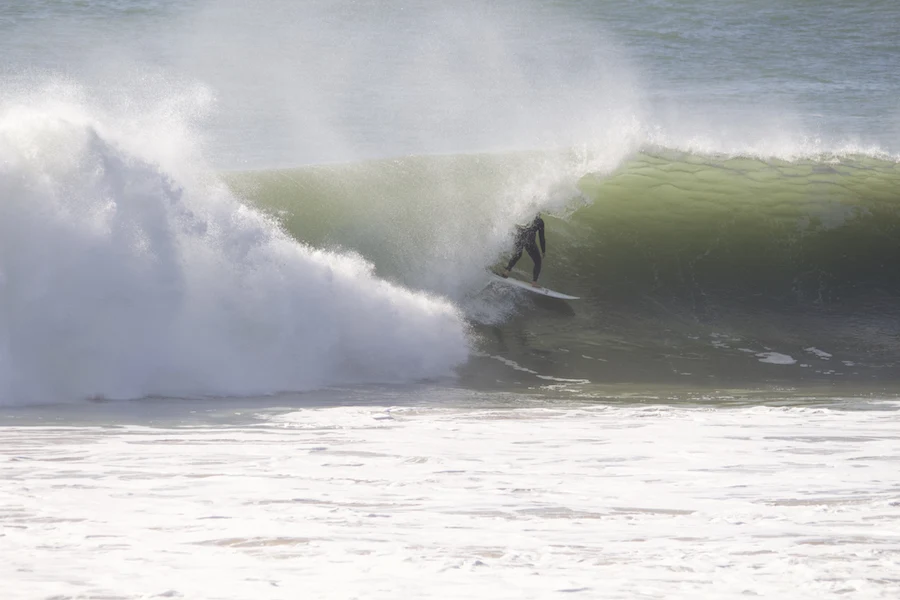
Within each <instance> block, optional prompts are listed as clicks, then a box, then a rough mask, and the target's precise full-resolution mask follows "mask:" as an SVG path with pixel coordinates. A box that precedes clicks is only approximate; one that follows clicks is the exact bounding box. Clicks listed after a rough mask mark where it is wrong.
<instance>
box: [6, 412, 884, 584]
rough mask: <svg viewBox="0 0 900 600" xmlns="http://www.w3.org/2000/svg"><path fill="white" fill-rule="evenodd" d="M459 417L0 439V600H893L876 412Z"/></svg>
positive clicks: (221, 423) (363, 415)
mask: <svg viewBox="0 0 900 600" xmlns="http://www.w3.org/2000/svg"><path fill="white" fill-rule="evenodd" d="M495 400H496V398H495ZM511 400H513V399H511ZM477 404H478V402H475V403H473V404H472V405H469V406H466V407H461V406H455V407H447V406H444V407H438V406H436V405H433V404H431V405H427V406H426V405H421V406H416V405H412V406H409V405H400V406H398V405H395V404H391V403H390V402H389V401H388V402H387V403H386V404H385V405H383V406H372V405H358V406H324V407H312V408H298V407H296V406H294V407H286V408H282V409H277V408H276V409H270V408H266V409H260V408H258V407H257V408H255V409H254V408H252V407H251V408H249V409H248V408H246V407H245V408H239V409H235V408H233V407H232V408H229V409H224V408H221V409H217V410H218V413H217V414H218V415H219V416H218V417H216V418H212V417H211V416H210V415H204V414H200V413H203V408H202V406H199V405H194V406H193V407H192V405H191V404H190V403H189V404H187V405H186V406H187V408H184V407H182V408H179V409H176V410H175V411H174V416H173V414H169V415H168V416H165V415H164V416H163V417H162V418H161V417H160V415H159V414H157V411H156V409H155V408H152V406H148V404H147V403H136V404H135V405H134V406H136V407H137V408H134V414H135V415H138V414H139V413H141V416H134V417H132V418H124V419H123V418H122V417H121V415H119V416H115V417H114V418H112V417H108V420H110V419H111V420H115V421H117V422H120V423H119V424H117V425H108V424H107V425H64V424H59V425H56V424H51V422H52V421H53V419H52V418H51V419H49V420H45V424H43V425H34V424H30V425H21V424H18V425H17V424H11V425H9V426H6V427H3V428H2V429H0V448H2V453H0V478H2V480H3V481H4V482H5V484H4V486H3V489H2V491H0V498H2V502H0V507H2V508H0V553H2V555H3V556H4V557H5V560H4V561H2V563H0V580H3V581H5V582H14V585H13V586H11V587H6V589H5V592H4V597H5V598H8V599H10V600H12V599H19V598H22V599H24V598H49V597H54V598H74V597H78V598H100V597H104V598H109V597H114V598H152V597H174V598H179V597H184V598H247V597H265V598H296V597H298V595H302V596H303V597H317V598H324V597H328V598H397V597H401V596H403V597H416V598H451V597H456V598H458V597H464V596H471V597H483V598H551V597H561V596H569V595H572V596H577V597H584V598H600V597H602V598H696V597H707V598H738V597H741V598H743V597H747V596H762V597H768V598H823V597H854V598H896V597H897V595H898V593H900V578H898V575H897V574H898V573H900V533H898V531H900V527H898V521H900V486H898V483H897V478H896V472H897V461H898V459H900V444H898V437H900V436H898V429H897V426H896V414H897V413H896V408H897V407H898V405H897V404H896V403H890V402H871V403H862V402H856V403H855V404H852V406H854V407H855V408H854V409H853V410H845V408H846V406H845V405H828V404H826V405H823V406H818V407H816V406H812V407H810V406H807V407H796V406H795V407H773V406H750V407H746V406H745V407H733V408H723V407H721V406H720V407H717V408H709V407H703V406H683V405H681V406H679V405H634V404H625V405H622V404H613V405H565V406H549V405H540V404H529V403H525V402H523V401H521V399H520V400H519V401H518V406H516V404H514V403H511V404H510V405H509V406H508V407H504V406H500V405H499V404H498V403H497V402H496V401H495V402H492V403H491V405H492V407H491V408H486V407H483V408H479V407H478V406H477ZM126 406H127V405H126ZM859 409H863V410H859ZM117 410H122V409H121V406H120V408H119V409H117ZM166 410H167V411H170V409H166ZM101 412H102V411H101ZM126 412H127V410H126ZM170 412H171V411H170ZM148 413H149V414H155V415H156V416H150V417H148V416H147V414H148ZM17 414H18V413H15V412H11V413H9V414H7V415H5V419H6V422H7V423H15V422H16V421H20V420H21V419H20V418H19V417H21V415H20V414H19V416H16V415H17ZM11 417H12V418H11ZM10 418H11V420H10ZM63 421H65V419H63ZM129 421H130V422H131V423H132V424H127V423H128V422H129ZM135 422H139V423H141V424H139V425H135V424H134V423H135ZM178 422H180V423H181V424H180V425H178V424H175V423H178ZM148 423H149V425H148Z"/></svg>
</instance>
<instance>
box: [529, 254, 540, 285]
mask: <svg viewBox="0 0 900 600" xmlns="http://www.w3.org/2000/svg"><path fill="white" fill-rule="evenodd" d="M525 249H526V250H528V256H530V257H531V260H533V261H534V271H532V276H531V283H532V285H537V280H538V277H540V275H541V251H540V250H538V247H537V244H528V245H527V246H525Z"/></svg>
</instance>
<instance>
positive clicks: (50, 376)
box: [0, 90, 468, 405]
mask: <svg viewBox="0 0 900 600" xmlns="http://www.w3.org/2000/svg"><path fill="white" fill-rule="evenodd" d="M57 91H58V90H57ZM74 96H77V94H75V95H67V94H54V92H53V91H52V90H50V91H48V92H47V93H46V94H37V95H35V96H34V97H31V98H24V99H23V98H18V99H15V98H6V99H5V100H3V102H2V103H0V405H7V404H21V403H36V402H59V401H68V400H77V399H82V398H91V397H94V398H96V397H107V398H134V397H142V396H148V395H169V396H174V395H177V396H184V395H246V394H265V393H270V392H276V391H281V390H305V389H310V388H313V387H321V386H326V385H334V384H344V383H360V382H397V381H400V382H403V381H410V380H415V379H420V378H426V377H439V376H444V375H449V374H451V373H452V369H453V367H454V366H455V365H457V364H458V363H460V362H462V361H464V360H465V358H466V356H467V353H468V340H467V337H466V336H467V332H466V325H465V324H464V322H463V321H462V319H461V317H460V315H459V314H458V312H457V310H456V309H455V308H454V307H453V306H452V305H451V304H450V303H448V302H446V301H444V300H440V299H437V298H433V297H431V296H428V295H425V294H423V293H420V292H412V291H409V290H407V289H404V288H402V287H398V286H395V285H391V284H389V283H387V282H385V281H383V280H381V279H379V278H377V277H375V276H374V274H373V271H372V266H371V264H370V263H369V262H367V261H366V260H365V259H363V258H362V257H360V256H359V255H356V254H352V253H336V252H326V251H322V250H317V249H314V248H312V247H309V246H307V245H304V244H301V243H298V242H297V241H295V240H294V239H292V238H291V237H289V236H287V235H285V234H284V233H283V232H282V231H281V230H280V229H279V228H278V226H277V224H275V223H273V222H272V220H271V219H269V218H267V217H265V216H264V215H262V214H261V213H260V212H258V211H255V210H252V209H250V208H247V207H246V206H245V205H243V204H241V203H240V202H239V201H238V200H237V199H236V198H235V197H234V195H233V194H232V193H231V192H230V191H229V190H228V189H227V188H226V187H225V186H224V185H223V184H222V183H221V182H220V181H219V180H218V178H217V177H216V176H215V175H214V174H213V173H212V172H211V171H210V170H209V169H207V168H205V167H204V165H203V161H202V159H201V157H200V156H199V154H198V152H197V146H196V144H194V143H192V137H191V132H190V129H189V128H187V127H186V126H185V125H184V123H183V122H181V120H180V119H179V117H178V116H177V113H178V111H177V110H176V108H177V106H176V105H177V103H172V102H169V103H166V104H165V105H163V106H161V107H158V110H151V109H148V108H147V107H141V108H142V110H141V111H140V112H139V114H138V115H137V116H136V115H135V114H134V110H133V108H132V113H131V114H130V115H128V116H127V118H126V117H123V116H121V115H119V116H115V115H109V114H102V113H100V112H99V111H96V110H92V109H91V108H90V106H89V105H88V104H87V103H83V102H80V101H77V100H75V99H73V98H74ZM50 98H55V99H54V100H51V99H50Z"/></svg>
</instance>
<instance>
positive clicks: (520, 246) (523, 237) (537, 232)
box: [500, 213, 547, 287]
mask: <svg viewBox="0 0 900 600" xmlns="http://www.w3.org/2000/svg"><path fill="white" fill-rule="evenodd" d="M516 229H517V231H516V246H515V248H514V250H513V255H512V258H511V259H509V264H508V265H506V269H504V271H503V273H501V274H500V275H501V276H502V277H504V278H506V277H509V272H510V271H511V270H512V268H513V267H514V266H515V264H516V263H517V262H519V259H520V258H522V250H525V251H527V252H528V256H530V257H531V260H533V261H534V271H533V272H532V277H531V279H532V281H531V285H533V286H534V287H541V286H539V285H538V282H537V280H538V276H540V274H541V254H546V253H547V241H546V240H545V239H544V220H543V219H542V218H541V214H540V213H538V214H537V216H536V217H535V218H534V221H532V222H531V223H530V224H528V225H516ZM536 237H540V238H541V250H540V252H538V247H537V243H536V239H535V238H536Z"/></svg>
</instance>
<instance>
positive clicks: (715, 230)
mask: <svg viewBox="0 0 900 600" xmlns="http://www.w3.org/2000/svg"><path fill="white" fill-rule="evenodd" d="M227 177H228V181H229V182H230V184H231V186H232V187H233V188H234V189H236V190H237V191H238V192H239V193H240V194H242V195H243V196H244V197H245V198H246V199H247V200H248V201H250V202H251V203H253V204H256V205H258V206H260V207H262V208H263V209H265V210H267V211H269V212H270V213H271V214H273V215H275V216H276V218H278V219H280V220H281V221H282V223H283V225H284V227H285V228H286V229H288V230H289V231H290V232H291V233H292V234H293V235H294V236H295V237H296V238H298V239H300V240H302V241H305V242H306V243H309V244H312V245H314V246H341V247H343V248H345V249H353V250H356V251H357V252H359V253H360V254H362V255H363V256H365V257H366V258H368V259H369V260H370V261H372V263H373V264H374V266H375V268H376V270H377V272H378V273H379V274H380V275H382V276H385V277H387V278H389V279H393V280H397V281H400V282H402V283H404V284H405V285H408V286H410V287H414V288H421V289H428V290H431V291H433V292H435V293H439V294H443V295H447V296H449V297H451V298H452V299H453V300H455V301H456V302H457V303H459V304H460V305H461V306H462V307H463V309H464V310H467V311H468V312H469V313H470V314H471V315H472V319H473V321H476V322H481V323H490V324H484V325H480V326H479V328H480V331H482V333H484V335H483V336H482V343H483V344H484V347H483V348H482V349H483V350H484V351H485V353H486V354H487V355H491V352H494V351H496V352H501V353H502V354H503V356H505V357H507V358H510V359H511V360H514V361H516V362H517V364H522V365H525V366H526V367H527V369H529V370H533V371H536V372H550V373H552V374H553V376H559V377H562V378H564V379H569V378H573V379H586V380H589V381H592V382H596V381H605V382H609V381H620V380H621V381H634V380H642V381H646V380H654V381H655V380H663V381H669V380H677V381H685V380H688V381H694V382H698V383H699V382H703V383H704V384H708V383H711V382H712V383H716V382H723V383H724V382H728V381H754V380H759V378H763V379H765V380H767V381H771V380H773V378H774V379H775V380H777V379H778V378H779V377H784V378H785V379H786V380H788V381H793V380H797V379H803V380H807V379H812V380H818V379H822V378H825V379H829V378H834V377H836V376H841V377H847V378H854V377H856V378H863V379H866V380H872V379H877V380H881V379H884V378H886V377H889V378H893V377H894V376H895V372H896V369H895V367H894V356H896V355H897V354H896V353H897V350H900V344H898V343H897V341H896V340H898V339H900V327H898V325H897V323H898V317H900V310H898V308H897V307H898V305H900V302H898V300H900V268H898V267H900V165H898V164H897V162H896V161H895V160H893V159H891V158H889V157H888V158H878V157H871V156H862V155H855V156H845V157H815V158H806V159H798V160H794V161H783V160H773V159H769V160H762V159H756V158H746V157H738V158H728V157H713V156H704V155H696V154H690V153H682V152H674V151H669V150H665V149H661V150H654V151H650V150H645V151H643V152H640V153H636V154H635V155H633V156H631V157H630V158H628V159H626V160H624V161H622V163H621V164H620V165H618V166H617V168H615V169H610V170H608V171H607V172H602V173H601V172H598V170H597V169H594V168H592V164H591V162H590V161H586V160H585V159H584V157H581V156H576V155H575V154H574V153H559V154H553V155H548V154H509V155H488V156H457V157H436V158H421V157H420V158H407V159H398V160H395V161H383V162H373V163H364V164H357V165H347V166H329V167H313V168H307V169H294V170H289V171H266V172H257V173H237V174H230V175H228V176H227ZM536 199H537V200H536ZM535 201H537V202H538V204H539V205H540V207H541V208H543V210H544V215H545V220H546V222H547V238H548V253H547V256H546V259H545V266H544V274H543V275H542V277H541V281H542V283H544V284H545V285H547V286H548V287H551V288H553V289H557V290H559V291H563V292H566V293H569V294H573V295H576V296H581V297H582V298H583V300H582V301H579V302H578V303H577V304H573V305H572V306H566V305H562V306H561V305H554V304H550V305H547V303H543V302H541V301H540V300H537V299H535V298H531V297H522V296H520V295H513V296H510V294H508V293H505V290H496V289H492V288H488V290H486V291H482V290H483V288H484V285H485V281H484V277H483V275H482V274H483V270H484V269H485V268H487V267H491V266H496V265H498V264H501V263H502V262H503V260H504V259H505V256H506V254H505V252H506V251H507V250H508V246H509V242H510V233H511V231H512V229H513V225H514V223H515V222H516V221H522V220H523V219H525V218H527V216H528V215H530V214H531V213H532V212H533V210H534V208H535V205H534V202H535ZM548 210H549V212H550V214H549V215H548ZM554 215H555V216H554ZM518 267H519V268H520V269H521V271H522V277H523V278H526V277H527V275H526V274H525V273H527V272H529V271H530V268H531V263H530V261H529V260H528V258H527V257H526V258H523V259H522V261H521V262H520V263H519V265H518ZM485 314H488V315H489V318H486V319H485V318H483V316H484V315H485ZM497 315H501V317H500V318H497ZM809 348H812V349H813V350H808V349H809ZM825 354H828V355H831V356H830V357H829V358H828V359H827V361H826V359H825V358H824V355H825ZM770 355H772V356H775V358H772V356H770ZM780 356H790V357H791V359H792V360H793V361H794V362H792V363H789V364H782V365H778V361H779V360H782V359H780V358H778V357H780ZM578 357H581V358H578ZM585 357H587V358H585ZM769 359H771V360H769ZM804 361H805V362H804ZM782 362H783V363H787V359H783V360H782ZM845 363H846V364H845ZM527 365H530V366H527ZM779 366H780V367H781V369H780V370H775V371H773V369H776V368H777V367H779ZM835 366H837V367H839V369H840V370H837V369H836V368H834V367H835ZM532 367H533V368H532ZM829 380H830V379H829Z"/></svg>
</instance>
